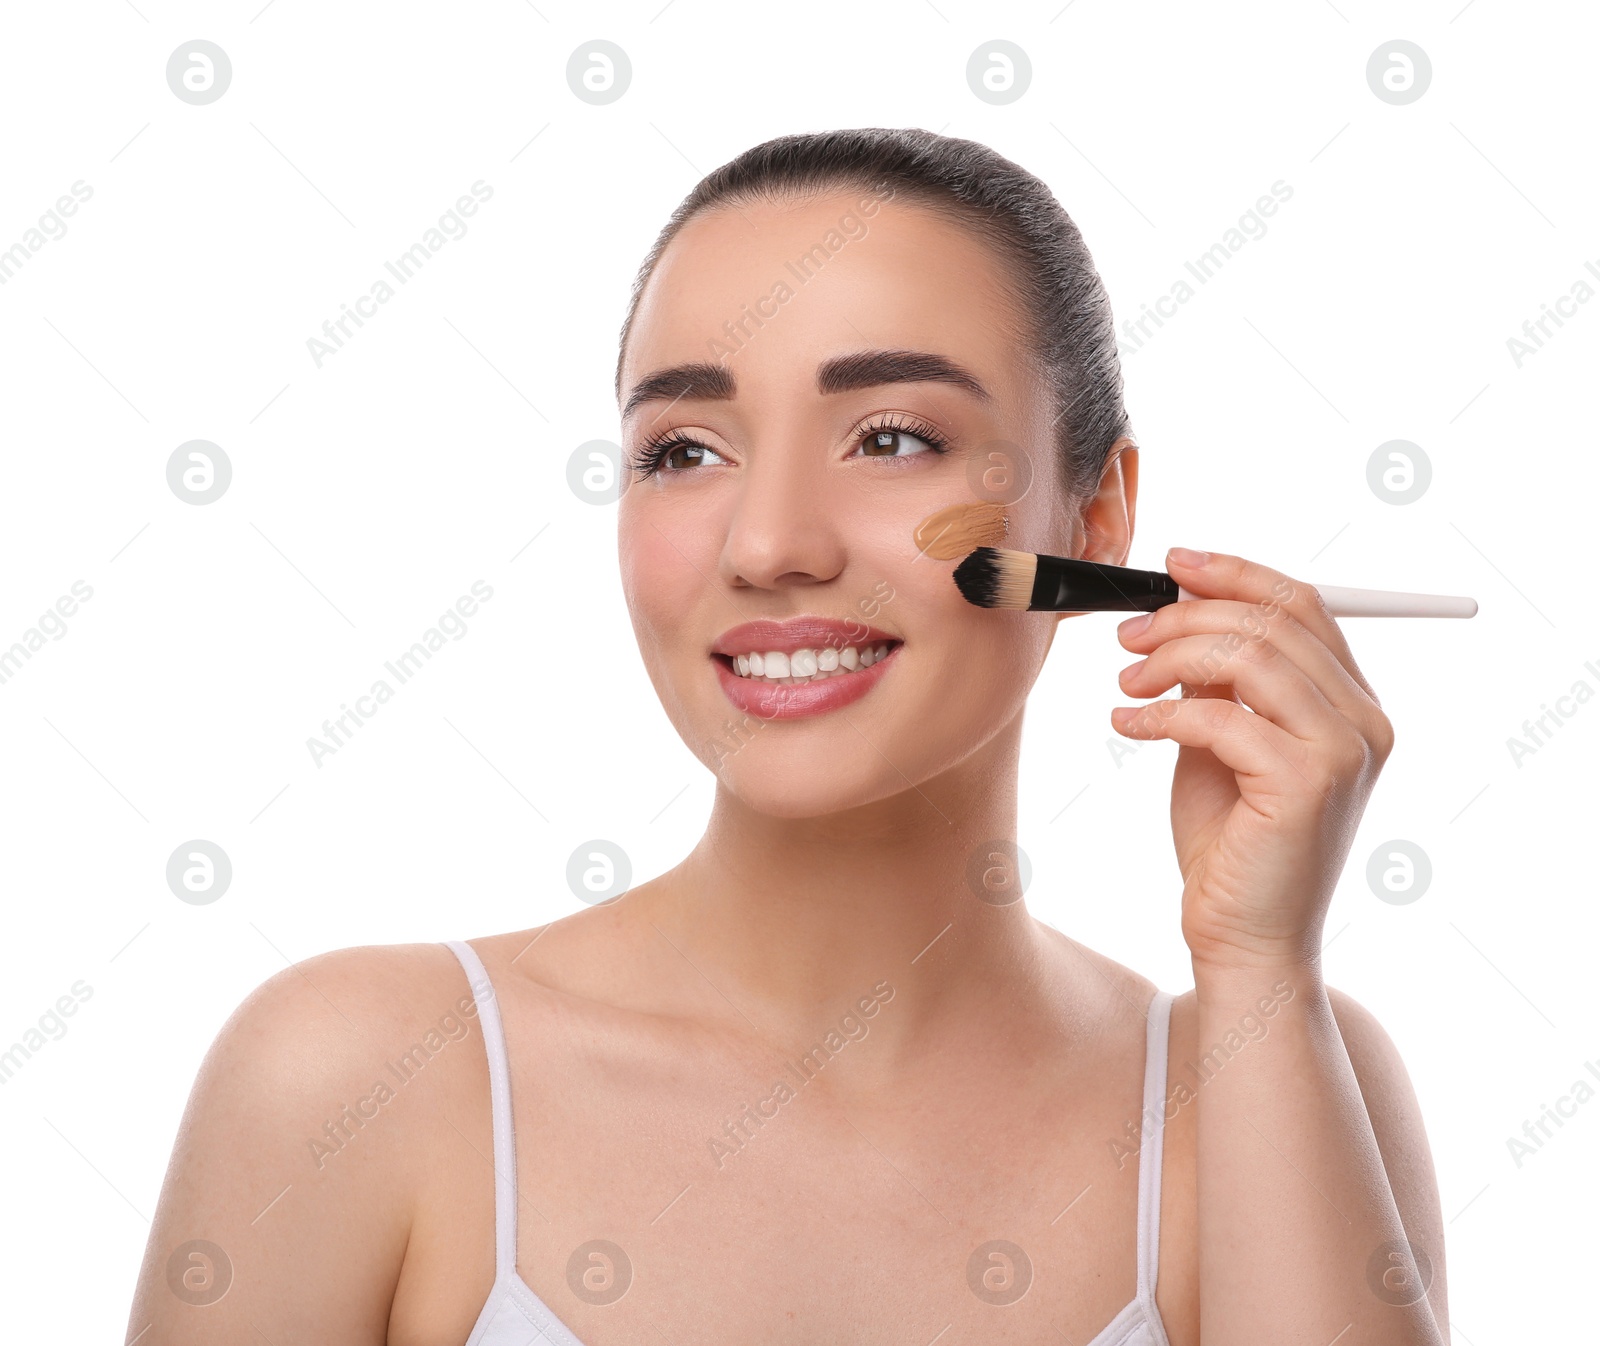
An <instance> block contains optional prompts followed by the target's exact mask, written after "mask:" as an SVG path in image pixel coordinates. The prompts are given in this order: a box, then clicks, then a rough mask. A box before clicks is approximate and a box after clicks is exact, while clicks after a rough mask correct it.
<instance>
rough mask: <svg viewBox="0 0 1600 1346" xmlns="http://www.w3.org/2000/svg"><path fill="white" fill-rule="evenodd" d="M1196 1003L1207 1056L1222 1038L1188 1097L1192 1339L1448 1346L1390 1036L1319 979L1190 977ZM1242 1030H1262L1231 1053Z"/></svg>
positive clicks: (1431, 1207) (1436, 1230)
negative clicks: (1196, 1317) (1196, 1294)
mask: <svg viewBox="0 0 1600 1346" xmlns="http://www.w3.org/2000/svg"><path fill="white" fill-rule="evenodd" d="M1195 993H1196V1000H1197V1015H1198V1030H1199V1051H1200V1053H1202V1054H1205V1053H1207V1052H1210V1051H1211V1050H1212V1048H1213V1047H1214V1046H1215V1045H1216V1044H1219V1043H1221V1044H1224V1048H1223V1053H1222V1054H1219V1056H1218V1057H1216V1058H1213V1059H1214V1060H1216V1061H1217V1064H1216V1065H1215V1067H1213V1068H1214V1069H1215V1072H1216V1073H1215V1074H1214V1075H1212V1076H1211V1077H1210V1078H1209V1079H1208V1080H1207V1081H1206V1083H1205V1084H1204V1085H1203V1086H1202V1087H1201V1088H1200V1090H1199V1097H1198V1100H1197V1102H1196V1128H1197V1140H1196V1165H1197V1172H1196V1185H1197V1191H1198V1198H1199V1247H1200V1309H1201V1312H1200V1340H1201V1341H1202V1342H1203V1343H1205V1346H1212V1344H1213V1343H1222V1344H1223V1346H1226V1344H1227V1343H1234V1342H1238V1343H1256V1342H1305V1343H1310V1344H1311V1346H1332V1343H1335V1342H1337V1343H1339V1346H1355V1343H1357V1342H1359V1343H1363V1346H1443V1344H1444V1343H1446V1342H1448V1340H1449V1336H1448V1331H1449V1329H1448V1325H1447V1320H1446V1306H1445V1275H1444V1221H1443V1219H1442V1217H1441V1214H1440V1210H1439V1196H1438V1190H1437V1186H1436V1183H1435V1179H1434V1173H1433V1163H1432V1160H1431V1158H1430V1156H1429V1152H1428V1142H1427V1137H1426V1135H1425V1133H1424V1130H1423V1124H1422V1116H1421V1113H1420V1110H1419V1109H1418V1107H1417V1101H1416V1097H1415V1095H1414V1093H1413V1092H1412V1088H1411V1083H1410V1080H1409V1079H1408V1077H1407V1075H1406V1070H1405V1066H1404V1064H1403V1063H1402V1062H1401V1060H1400V1056H1399V1053H1398V1052H1397V1051H1396V1050H1395V1047H1394V1044H1393V1043H1392V1042H1391V1041H1390V1039H1389V1036H1388V1034H1387V1033H1385V1032H1384V1030H1383V1028H1382V1026H1381V1025H1380V1024H1379V1023H1378V1021H1377V1020H1376V1019H1374V1018H1373V1017H1372V1015H1370V1014H1369V1013H1367V1011H1366V1010H1364V1009H1363V1008H1362V1007H1361V1006H1360V1005H1359V1004H1357V1003H1356V1002H1355V1001H1354V1000H1352V999H1351V998H1350V997H1349V996H1347V995H1345V994H1343V993H1342V992H1340V991H1337V990H1334V989H1332V988H1330V987H1326V986H1325V985H1324V984H1323V981H1322V977H1321V973H1320V970H1318V969H1316V968H1308V967H1304V966H1301V967H1299V968H1297V969H1289V968H1285V969H1263V970H1261V971H1260V972H1251V973H1248V974H1244V973H1230V974H1226V975H1219V974H1216V973H1214V972H1208V971H1206V970H1205V969H1203V968H1197V969H1196V987H1195ZM1263 1003H1265V1004H1266V1005H1267V1006H1268V1008H1271V1009H1272V1011H1273V1012H1272V1014H1271V1015H1270V1016H1267V1015H1265V1014H1263V1012H1262V1008H1261V1006H1262V1004H1263ZM1241 1018H1243V1019H1244V1020H1245V1023H1246V1024H1247V1025H1253V1024H1255V1023H1262V1024H1265V1025H1266V1032H1265V1035H1264V1036H1262V1037H1261V1038H1260V1039H1259V1040H1256V1041H1249V1042H1248V1045H1247V1048H1246V1049H1245V1050H1242V1051H1238V1052H1236V1053H1233V1054H1231V1055H1229V1054H1227V1048H1226V1042H1227V1039H1228V1037H1229V1035H1230V1034H1233V1035H1234V1042H1235V1043H1237V1042H1238V1041H1239V1036H1238V1035H1239V1033H1240V1021H1241ZM1257 1031H1259V1030H1257ZM1369 1117H1370V1120H1369ZM1405 1240H1409V1243H1410V1245H1411V1248H1413V1249H1415V1253H1416V1257H1415V1260H1413V1256H1412V1253H1411V1252H1410V1251H1409V1250H1408V1249H1407V1247H1406V1244H1405V1242H1404V1241H1405Z"/></svg>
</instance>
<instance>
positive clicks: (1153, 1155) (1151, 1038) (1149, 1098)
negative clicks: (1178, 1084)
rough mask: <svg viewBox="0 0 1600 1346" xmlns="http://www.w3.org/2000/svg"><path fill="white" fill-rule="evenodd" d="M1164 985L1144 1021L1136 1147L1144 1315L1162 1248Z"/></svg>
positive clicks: (1152, 1309) (1151, 1302)
mask: <svg viewBox="0 0 1600 1346" xmlns="http://www.w3.org/2000/svg"><path fill="white" fill-rule="evenodd" d="M1174 999H1176V997H1175V996H1174V995H1173V994H1172V993H1171V992H1168V991H1157V992H1156V993H1155V995H1154V996H1153V997H1152V998H1151V1001H1150V1011H1149V1014H1148V1016H1147V1019H1146V1023H1145V1047H1144V1112H1143V1114H1142V1121H1141V1124H1140V1129H1141V1131H1143V1133H1144V1136H1145V1139H1144V1141H1143V1143H1142V1144H1141V1145H1140V1147H1139V1292H1138V1293H1139V1300H1140V1302H1141V1303H1142V1304H1143V1305H1144V1311H1145V1313H1146V1315H1147V1316H1148V1317H1149V1318H1150V1319H1152V1320H1154V1321H1159V1318H1158V1317H1157V1315H1156V1271H1157V1268H1158V1266H1159V1264H1160V1254H1161V1141H1162V1137H1163V1135H1164V1134H1165V1132H1166V1122H1167V1113H1166V1102H1167V1099H1166V1093H1167V1040H1168V1036H1169V1033H1168V1030H1169V1028H1170V1026H1171V1020H1172V1002H1173V1000H1174Z"/></svg>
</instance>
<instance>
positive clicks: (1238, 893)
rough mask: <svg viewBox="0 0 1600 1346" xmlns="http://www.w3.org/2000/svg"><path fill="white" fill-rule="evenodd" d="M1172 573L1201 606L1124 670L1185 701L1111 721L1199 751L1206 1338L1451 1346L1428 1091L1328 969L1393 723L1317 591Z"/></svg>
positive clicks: (1274, 581)
mask: <svg viewBox="0 0 1600 1346" xmlns="http://www.w3.org/2000/svg"><path fill="white" fill-rule="evenodd" d="M1167 569H1168V571H1169V572H1171V573H1172V574H1173V576H1174V577H1175V578H1176V579H1178V580H1179V582H1180V583H1181V584H1182V585H1183V586H1184V587H1185V588H1186V589H1188V590H1189V592H1190V593H1192V594H1195V595H1197V597H1196V598H1194V599H1190V600H1184V601H1182V602H1178V603H1173V604H1170V605H1169V606H1167V607H1164V608H1161V609H1160V610H1158V611H1157V612H1155V613H1153V614H1151V615H1150V616H1149V617H1147V618H1132V619H1130V620H1128V621H1126V622H1124V623H1123V624H1122V625H1121V626H1120V627H1119V628H1118V635H1119V638H1120V639H1121V641H1122V643H1123V645H1124V646H1125V647H1126V648H1128V649H1129V650H1132V651H1134V652H1135V653H1139V654H1144V655H1146V656H1147V657H1146V658H1144V659H1141V660H1140V661H1139V662H1138V663H1136V664H1133V665H1130V666H1129V667H1128V668H1126V669H1124V670H1123V671H1122V674H1121V683H1122V687H1123V689H1124V690H1125V691H1127V692H1129V693H1131V694H1133V695H1136V696H1157V695H1159V694H1160V693H1162V692H1164V691H1166V690H1168V689H1169V688H1171V687H1173V686H1175V685H1179V684H1181V685H1182V687H1183V689H1184V695H1182V696H1181V697H1179V698H1177V699H1175V700H1164V701H1156V702H1153V703H1152V704H1150V705H1147V706H1142V707H1137V708H1126V709H1124V708H1118V709H1116V710H1114V711H1113V712H1112V723H1113V725H1114V726H1115V727H1116V728H1117V729H1118V730H1119V731H1120V732H1121V733H1124V734H1127V735H1128V736H1130V737H1133V738H1164V739H1170V740H1172V741H1173V742H1176V743H1177V744H1178V745H1179V747H1178V762H1177V766H1176V769H1175V770H1174V772H1173V782H1172V831H1173V842H1174V845H1175V848H1176V851H1177V857H1178V865H1179V868H1180V870H1181V872H1182V874H1183V903H1182V905H1183V936H1184V941H1185V943H1187V944H1188V946H1189V951H1190V954H1191V955H1192V958H1193V962H1194V969H1195V998H1196V1003H1197V1016H1198V1028H1199V1043H1200V1051H1201V1052H1202V1053H1207V1052H1212V1050H1213V1044H1216V1043H1221V1044H1222V1045H1223V1051H1222V1053H1214V1055H1215V1056H1216V1058H1217V1059H1216V1060H1215V1061H1214V1062H1210V1063H1207V1059H1206V1057H1205V1056H1202V1058H1201V1060H1202V1063H1205V1064H1206V1068H1207V1069H1208V1070H1210V1071H1212V1073H1211V1074H1210V1075H1209V1076H1208V1077H1207V1078H1206V1079H1205V1083H1204V1084H1203V1085H1202V1086H1201V1087H1200V1089H1199V1094H1200V1099H1199V1102H1198V1104H1197V1121H1196V1126H1197V1128H1198V1129H1197V1134H1196V1165H1197V1167H1196V1192H1197V1200H1198V1203H1199V1209H1198V1221H1199V1226H1198V1235H1199V1241H1200V1277H1199V1295H1200V1322H1201V1340H1202V1342H1203V1343H1204V1346H1259V1344H1260V1343H1266V1342H1288V1341H1294V1342H1302V1343H1306V1346H1333V1343H1336V1342H1341V1341H1342V1342H1344V1343H1345V1346H1355V1343H1356V1342H1361V1343H1363V1344H1364V1346H1443V1343H1444V1341H1445V1338H1444V1336H1443V1332H1442V1329H1441V1325H1440V1323H1439V1322H1436V1321H1435V1317H1434V1314H1433V1312H1432V1311H1431V1309H1430V1307H1429V1300H1428V1299H1427V1297H1426V1295H1425V1293H1424V1291H1423V1284H1422V1283H1423V1282H1427V1281H1430V1280H1431V1279H1432V1278H1433V1277H1435V1276H1436V1275H1438V1273H1439V1272H1440V1271H1441V1270H1442V1261H1443V1248H1442V1239H1443V1230H1442V1228H1441V1222H1440V1220H1439V1213H1438V1197H1437V1194H1436V1193H1435V1191H1434V1184H1433V1179H1432V1172H1431V1168H1432V1164H1431V1160H1430V1158H1429V1156H1428V1145H1427V1138H1426V1136H1425V1135H1424V1134H1423V1130H1422V1124H1421V1121H1420V1119H1419V1117H1418V1116H1417V1108H1416V1100H1415V1098H1414V1097H1413V1096H1412V1094H1411V1089H1410V1084H1409V1082H1408V1081H1407V1079H1406V1075H1405V1069H1404V1067H1403V1066H1402V1065H1401V1063H1400V1060H1399V1057H1398V1055H1397V1054H1396V1053H1395V1051H1394V1047H1393V1045H1392V1044H1391V1043H1390V1042H1389V1040H1388V1037H1387V1035H1385V1034H1384V1032H1383V1030H1382V1029H1381V1028H1380V1027H1379V1026H1378V1024H1377V1023H1376V1022H1375V1021H1373V1020H1372V1018H1371V1016H1370V1015H1367V1014H1365V1013H1364V1012H1363V1011H1361V1010H1360V1007H1359V1006H1357V1005H1355V1003H1354V1002H1353V1001H1349V1000H1348V998H1346V997H1339V998H1338V999H1337V1001H1336V999H1335V997H1334V995H1333V994H1332V993H1331V992H1330V991H1329V990H1328V988H1327V987H1326V985H1325V984H1324V983H1323V980H1322V962H1321V952H1320V951H1321V948H1322V942H1323V941H1322V927H1323V922H1324V919H1325V918H1326V915H1327V910H1328V903H1329V901H1330V900H1331V898H1332V896H1333V890H1334V887H1335V885H1336V884H1337V882H1338V879H1339V873H1340V871H1341V869H1342V868H1343V867H1344V862H1345V858H1346V856H1347V855H1348V853H1349V849H1350V843H1351V840H1352V839H1353V837H1354V836H1355V832H1356V828H1357V826H1358V825H1359V822H1360V818H1361V813H1362V810H1363V809H1364V807H1365V806H1366V801H1367V797H1368V795H1369V794H1370V793H1371V791H1372V787H1373V785H1374V783H1375V782H1376V780H1377V777H1378V773H1379V772H1380V771H1381V770H1382V768H1383V764H1384V763H1385V761H1387V760H1388V756H1389V753H1390V751H1391V749H1392V748H1393V745H1394V731H1393V727H1392V726H1391V725H1390V723H1389V720H1388V717H1387V716H1385V715H1384V713H1383V711H1382V709H1381V708H1380V707H1379V705H1378V699H1377V696H1376V694H1375V693H1374V692H1373V690H1372V687H1371V686H1370V685H1369V684H1368V682H1367V680H1366V678H1365V677H1364V676H1363V674H1362V672H1361V669H1360V668H1359V667H1358V666H1357V664H1356V661H1355V658H1354V656H1353V655H1352V653H1351V651H1350V646H1349V644H1348V643H1347V642H1346V640H1345V638H1344V633H1343V632H1342V631H1341V630H1340V629H1339V625H1338V623H1337V622H1335V621H1334V620H1333V618H1332V616H1331V615H1330V614H1329V612H1328V610H1327V606H1326V604H1324V603H1323V601H1322V599H1321V596H1320V595H1319V594H1318V593H1317V591H1316V590H1315V589H1314V588H1313V587H1312V586H1311V585H1308V584H1306V583H1304V582H1303V581H1297V580H1293V579H1290V578H1289V577H1288V576H1287V575H1284V574H1281V573H1280V572H1278V571H1275V570H1270V569H1268V568H1267V567H1265V566H1261V565H1257V564H1255V563H1253V562H1250V561H1246V560H1245V559H1243V558H1242V557H1238V556H1229V555H1226V554H1220V553H1219V554H1215V555H1212V554H1208V553H1204V552H1184V551H1181V550H1178V549H1174V550H1173V551H1171V552H1169V553H1168V557H1167ZM1418 638H1419V639H1422V638H1424V637H1421V636H1419V637H1418ZM1336 1006H1337V1009H1338V1011H1339V1012H1338V1013H1337V1014H1336ZM1261 1024H1266V1025H1267V1026H1268V1031H1267V1032H1266V1034H1265V1035H1264V1036H1262V1037H1261V1038H1260V1040H1259V1041H1255V1040H1254V1038H1255V1035H1256V1034H1257V1033H1259V1032H1260V1025H1261ZM1230 1041H1231V1042H1232V1043H1235V1044H1238V1045H1239V1046H1240V1047H1241V1048H1242V1047H1243V1046H1244V1045H1245V1044H1246V1043H1248V1050H1239V1051H1237V1052H1236V1053H1229V1052H1228V1051H1227V1048H1228V1044H1229V1043H1230ZM1223 1056H1226V1059H1225V1060H1223V1059H1221V1058H1222V1057H1223ZM1363 1095H1365V1100H1364V1099H1363ZM1179 1101H1180V1103H1181V1102H1182V1101H1183V1100H1181V1099H1180V1100H1179ZM1369 1108H1370V1111H1371V1116H1370V1118H1369V1115H1368V1114H1369ZM1408 1237H1409V1238H1410V1240H1411V1241H1412V1243H1413V1244H1415V1245H1416V1247H1417V1249H1418V1251H1419V1252H1420V1257H1418V1258H1417V1259H1416V1261H1414V1260H1413V1254H1412V1252H1411V1249H1410V1247H1408V1245H1407V1244H1406V1242H1405V1240H1406V1239H1407V1238H1408ZM1424 1259H1425V1260H1426V1261H1427V1262H1428V1263H1430V1264H1431V1265H1429V1266H1428V1267H1426V1268H1424V1267H1423V1266H1421V1265H1420V1263H1421V1262H1422V1261H1423V1260H1424ZM1439 1287H1440V1288H1439V1306H1440V1316H1441V1318H1442V1314H1443V1281H1442V1276H1440V1277H1439Z"/></svg>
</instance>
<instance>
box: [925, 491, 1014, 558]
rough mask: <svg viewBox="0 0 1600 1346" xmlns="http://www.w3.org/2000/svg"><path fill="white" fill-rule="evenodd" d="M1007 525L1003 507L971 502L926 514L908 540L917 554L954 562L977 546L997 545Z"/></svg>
mask: <svg viewBox="0 0 1600 1346" xmlns="http://www.w3.org/2000/svg"><path fill="white" fill-rule="evenodd" d="M1008 526H1009V520H1008V519H1007V518H1006V507H1005V506H1004V505H995V504H991V503H989V502H988V501H986V500H983V501H974V502H972V503H971V504H966V505H948V506H946V507H945V508H944V509H941V510H939V511H937V512H936V513H933V514H930V515H928V517H927V518H926V519H924V520H923V521H922V522H921V523H919V524H918V525H917V527H916V531H915V532H913V533H912V534H911V537H912V540H913V541H914V542H915V543H916V544H917V550H918V551H919V552H922V553H924V554H925V555H928V556H931V557H933V558H934V559H935V560H936V561H954V560H956V559H958V558H959V557H963V556H965V555H967V553H968V552H971V551H974V550H976V549H977V548H979V547H998V546H1000V544H1001V543H1003V542H1004V541H1005V538H1006V530H1007V527H1008Z"/></svg>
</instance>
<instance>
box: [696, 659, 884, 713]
mask: <svg viewBox="0 0 1600 1346" xmlns="http://www.w3.org/2000/svg"><path fill="white" fill-rule="evenodd" d="M900 648H901V647H900V644H899V643H898V642H897V643H895V644H891V645H890V646H889V652H888V653H887V654H885V655H884V656H883V658H881V659H879V660H878V661H877V663H875V664H873V665H872V667H871V668H862V669H857V670H856V671H855V672H854V673H840V674H835V675H834V676H833V677H830V678H823V679H821V680H820V681H818V682H796V683H782V682H768V681H766V680H765V679H763V678H741V677H740V676H739V675H738V674H737V673H735V672H734V671H733V669H732V668H731V667H730V666H729V659H728V657H727V656H726V655H718V654H713V655H712V656H711V662H712V663H713V664H714V665H715V666H716V670H717V680H718V681H719V682H720V683H721V684H722V690H723V693H724V694H725V695H726V696H727V698H728V700H729V701H731V702H733V704H734V706H735V707H737V708H738V709H739V710H741V711H743V712H744V713H745V714H747V715H755V716H757V717H758V718H760V719H763V720H793V719H798V718H800V717H801V716H804V715H822V714H825V713H827V712H828V711H830V710H838V709H839V708H840V707H841V706H848V705H849V704H850V703H851V702H852V701H859V700H860V699H861V698H862V697H864V696H865V695H866V694H867V693H868V692H870V691H871V690H872V689H873V688H874V687H876V686H877V685H878V682H879V680H880V679H881V678H882V677H883V675H884V671H885V670H887V669H888V668H890V667H891V666H892V665H893V664H894V663H895V661H896V659H897V657H898V656H899V654H900Z"/></svg>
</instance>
